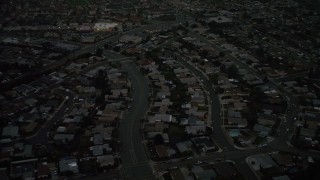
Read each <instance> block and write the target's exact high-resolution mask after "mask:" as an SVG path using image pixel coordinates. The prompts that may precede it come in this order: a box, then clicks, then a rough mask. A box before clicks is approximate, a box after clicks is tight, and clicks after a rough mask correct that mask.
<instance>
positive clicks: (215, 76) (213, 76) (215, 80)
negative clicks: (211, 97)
mask: <svg viewBox="0 0 320 180" xmlns="http://www.w3.org/2000/svg"><path fill="white" fill-rule="evenodd" d="M218 78H219V75H218V74H216V73H215V74H210V76H209V80H210V82H211V83H213V84H215V85H217V84H218Z"/></svg>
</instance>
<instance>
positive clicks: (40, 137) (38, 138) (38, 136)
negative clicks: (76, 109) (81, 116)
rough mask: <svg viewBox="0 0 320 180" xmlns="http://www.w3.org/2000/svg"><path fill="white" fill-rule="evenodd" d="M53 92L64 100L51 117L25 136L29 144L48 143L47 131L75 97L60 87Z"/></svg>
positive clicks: (60, 117)
mask: <svg viewBox="0 0 320 180" xmlns="http://www.w3.org/2000/svg"><path fill="white" fill-rule="evenodd" d="M53 92H54V93H56V94H59V95H60V96H61V97H62V98H64V102H63V104H62V106H61V107H60V108H59V109H58V110H57V111H56V112H55V113H54V115H53V116H52V118H51V119H49V120H47V121H46V122H45V124H44V125H43V126H42V127H41V128H40V129H39V130H38V132H37V133H35V134H34V135H33V136H30V137H27V138H26V139H27V140H28V141H29V142H30V143H31V144H42V145H49V140H48V138H47V133H48V132H50V131H51V130H52V127H54V126H55V125H54V123H56V122H57V121H59V120H61V119H62V118H63V116H64V114H65V110H66V109H67V108H70V107H71V106H72V104H73V98H74V97H75V95H74V94H73V93H71V92H66V91H64V90H61V89H54V90H53ZM67 96H68V97H69V98H68V99H66V97H67Z"/></svg>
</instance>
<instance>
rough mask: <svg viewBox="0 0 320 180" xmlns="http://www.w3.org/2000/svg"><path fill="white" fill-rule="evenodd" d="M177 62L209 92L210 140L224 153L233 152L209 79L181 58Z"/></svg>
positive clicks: (216, 97)
mask: <svg viewBox="0 0 320 180" xmlns="http://www.w3.org/2000/svg"><path fill="white" fill-rule="evenodd" d="M177 60H178V62H180V63H181V64H183V65H184V66H185V67H186V68H188V69H189V70H190V71H191V72H192V73H193V74H195V75H196V76H198V78H199V79H200V80H201V81H202V83H203V85H204V88H205V89H206V91H207V92H209V97H210V99H211V100H212V102H209V103H211V109H210V111H211V112H212V113H211V121H212V127H213V134H212V138H213V139H214V141H215V142H216V143H217V144H218V146H220V148H222V149H223V150H224V151H226V150H234V149H235V148H234V147H233V145H232V144H230V143H229V142H228V140H227V139H226V136H225V132H224V130H223V129H222V124H223V123H222V120H221V117H220V102H219V98H218V96H217V94H215V91H214V89H213V88H212V83H211V82H210V81H209V79H208V78H207V77H206V76H205V75H204V74H202V72H201V71H199V70H198V69H196V68H195V67H194V66H192V65H190V64H189V63H187V62H186V61H184V60H183V59H181V57H178V58H177Z"/></svg>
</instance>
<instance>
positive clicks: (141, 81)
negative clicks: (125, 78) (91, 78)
mask: <svg viewBox="0 0 320 180" xmlns="http://www.w3.org/2000/svg"><path fill="white" fill-rule="evenodd" d="M122 65H123V67H124V69H125V70H126V71H127V72H128V73H129V77H130V80H131V83H132V87H133V88H132V89H133V102H132V103H133V104H132V107H131V109H130V110H129V112H128V113H127V114H126V115H125V116H124V118H123V119H122V121H121V123H120V141H121V143H122V152H121V158H122V163H123V168H122V175H123V176H124V178H126V179H144V178H147V179H150V178H151V177H152V175H153V172H152V169H151V166H150V164H149V162H148V158H147V156H146V153H145V151H144V147H143V144H142V137H141V134H140V128H141V121H140V119H141V118H143V116H144V114H145V111H146V110H147V108H148V105H149V104H148V83H147V79H146V78H145V77H144V76H143V75H142V74H141V73H140V72H139V71H138V69H137V68H136V66H135V64H133V63H129V62H124V63H122Z"/></svg>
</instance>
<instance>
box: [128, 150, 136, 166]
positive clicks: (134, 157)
mask: <svg viewBox="0 0 320 180" xmlns="http://www.w3.org/2000/svg"><path fill="white" fill-rule="evenodd" d="M129 153H130V157H131V159H132V163H136V162H137V158H136V155H135V153H134V151H133V150H132V149H130V150H129Z"/></svg>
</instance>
